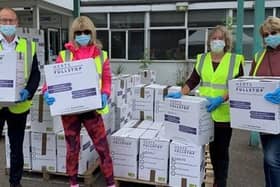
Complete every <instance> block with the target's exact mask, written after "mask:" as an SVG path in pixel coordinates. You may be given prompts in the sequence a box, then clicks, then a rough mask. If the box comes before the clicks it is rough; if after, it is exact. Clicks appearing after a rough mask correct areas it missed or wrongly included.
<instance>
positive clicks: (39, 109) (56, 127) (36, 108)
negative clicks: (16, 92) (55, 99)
mask: <svg viewBox="0 0 280 187" xmlns="http://www.w3.org/2000/svg"><path fill="white" fill-rule="evenodd" d="M32 101H33V103H32V106H31V108H30V116H31V123H30V124H31V131H32V132H42V133H55V132H59V131H61V130H63V125H62V121H61V116H53V117H52V116H51V113H50V107H49V106H48V105H47V104H46V103H45V101H44V99H43V95H42V94H39V93H36V94H35V95H34V97H33V100H32Z"/></svg>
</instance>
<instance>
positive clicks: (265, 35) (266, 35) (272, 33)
mask: <svg viewBox="0 0 280 187" xmlns="http://www.w3.org/2000/svg"><path fill="white" fill-rule="evenodd" d="M276 34H278V32H277V31H271V32H270V33H269V32H265V33H263V37H264V38H266V37H268V36H269V35H276Z"/></svg>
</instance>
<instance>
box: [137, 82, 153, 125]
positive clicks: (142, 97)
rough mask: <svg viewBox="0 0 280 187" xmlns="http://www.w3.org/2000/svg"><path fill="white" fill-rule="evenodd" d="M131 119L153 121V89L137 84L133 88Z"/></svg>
mask: <svg viewBox="0 0 280 187" xmlns="http://www.w3.org/2000/svg"><path fill="white" fill-rule="evenodd" d="M132 103H133V104H132V119H138V120H151V121H153V120H154V88H153V86H151V85H150V86H146V85H144V84H139V85H136V86H134V88H133V101H132Z"/></svg>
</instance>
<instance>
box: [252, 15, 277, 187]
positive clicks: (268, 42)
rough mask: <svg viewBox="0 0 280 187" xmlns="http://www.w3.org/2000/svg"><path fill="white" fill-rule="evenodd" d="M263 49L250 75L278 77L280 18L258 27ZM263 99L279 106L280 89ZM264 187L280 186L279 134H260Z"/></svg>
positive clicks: (254, 62) (255, 60) (267, 21)
mask: <svg viewBox="0 0 280 187" xmlns="http://www.w3.org/2000/svg"><path fill="white" fill-rule="evenodd" d="M260 35H261V37H262V39H263V44H264V49H263V50H262V51H260V52H258V53H256V54H255V58H254V60H253V62H252V66H251V70H250V75H252V76H280V62H279V59H280V18H277V17H268V18H267V19H266V20H265V21H264V23H263V24H262V25H261V27H260ZM264 99H266V100H267V101H268V102H271V103H272V104H273V105H275V104H277V105H279V104H280V88H277V89H275V91H274V92H272V93H266V94H265V95H264ZM261 142H262V147H263V155H264V158H263V167H264V174H265V183H266V187H275V186H280V134H277V135H274V134H261Z"/></svg>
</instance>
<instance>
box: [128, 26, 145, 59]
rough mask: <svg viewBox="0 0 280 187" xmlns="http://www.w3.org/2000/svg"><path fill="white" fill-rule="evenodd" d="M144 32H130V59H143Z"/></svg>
mask: <svg viewBox="0 0 280 187" xmlns="http://www.w3.org/2000/svg"><path fill="white" fill-rule="evenodd" d="M143 53H144V31H128V59H129V60H138V59H141V58H143Z"/></svg>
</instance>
